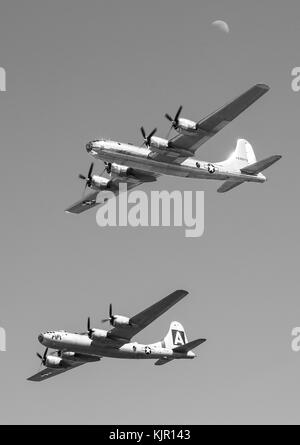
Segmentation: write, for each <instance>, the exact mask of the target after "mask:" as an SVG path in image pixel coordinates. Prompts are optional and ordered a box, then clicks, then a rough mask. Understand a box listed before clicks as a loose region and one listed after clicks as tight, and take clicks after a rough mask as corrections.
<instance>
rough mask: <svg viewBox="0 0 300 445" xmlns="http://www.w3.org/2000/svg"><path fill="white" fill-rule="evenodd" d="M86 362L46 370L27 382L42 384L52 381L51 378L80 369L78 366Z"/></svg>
mask: <svg viewBox="0 0 300 445" xmlns="http://www.w3.org/2000/svg"><path fill="white" fill-rule="evenodd" d="M84 364H85V363H84V362H80V363H74V364H72V365H71V366H69V367H68V368H44V369H42V371H40V372H38V373H37V374H34V375H33V376H31V377H29V378H28V379H27V380H29V381H31V382H42V381H43V380H47V379H50V378H51V377H55V376H56V375H58V374H62V373H63V372H66V371H70V369H74V368H78V366H81V365H84Z"/></svg>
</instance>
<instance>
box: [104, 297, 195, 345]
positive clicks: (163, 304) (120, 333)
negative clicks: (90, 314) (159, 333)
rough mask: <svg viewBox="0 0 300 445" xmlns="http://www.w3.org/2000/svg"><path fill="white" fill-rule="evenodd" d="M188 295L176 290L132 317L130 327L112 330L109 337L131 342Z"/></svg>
mask: <svg viewBox="0 0 300 445" xmlns="http://www.w3.org/2000/svg"><path fill="white" fill-rule="evenodd" d="M187 294H188V292H187V291H186V290H176V291H175V292H172V293H171V294H170V295H168V296H167V297H165V298H163V299H162V300H160V301H158V302H157V303H154V304H153V305H152V306H150V307H148V308H147V309H145V310H144V311H142V312H139V313H138V314H137V315H134V316H133V317H131V318H130V325H127V326H120V327H116V328H113V329H111V330H110V331H109V337H110V338H115V339H116V340H118V339H120V340H123V341H125V342H127V341H129V340H130V339H131V338H132V337H133V336H134V335H136V334H137V333H138V332H140V331H142V330H143V329H145V327H146V326H148V325H149V324H150V323H152V322H153V321H154V320H156V318H158V317H160V316H161V315H162V314H164V313H165V312H166V311H167V310H168V309H170V308H171V307H172V306H174V304H176V303H178V301H180V300H181V299H182V298H184V297H185V296H186V295H187Z"/></svg>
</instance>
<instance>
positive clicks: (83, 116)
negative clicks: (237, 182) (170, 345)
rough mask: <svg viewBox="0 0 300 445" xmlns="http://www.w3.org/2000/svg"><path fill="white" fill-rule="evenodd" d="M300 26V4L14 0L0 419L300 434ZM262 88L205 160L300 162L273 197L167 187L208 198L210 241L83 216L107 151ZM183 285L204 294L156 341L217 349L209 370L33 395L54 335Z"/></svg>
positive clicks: (73, 385) (189, 183) (287, 165)
mask: <svg viewBox="0 0 300 445" xmlns="http://www.w3.org/2000/svg"><path fill="white" fill-rule="evenodd" d="M299 13H300V5H299V2H298V1H296V0H294V1H293V0H288V1H286V2H282V1H278V0H260V1H255V2H254V1H252V2H249V1H246V0H243V1H241V0H222V1H216V0H207V1H201V2H200V1H196V0H186V1H185V2H182V1H179V0H160V1H156V0H152V1H151V2H150V1H145V0H122V1H120V0H119V1H116V0H109V1H99V0H98V1H93V0H85V1H78V0H72V1H71V0H59V1H58V0H52V1H51V2H46V1H40V0H39V1H38V0H26V1H20V0H19V1H17V0H9V1H8V0H3V1H2V3H1V7H0V65H1V66H3V67H5V68H6V71H7V92H5V93H0V121H1V146H2V162H1V164H0V178H1V184H2V186H1V188H0V193H1V203H2V215H1V226H2V239H1V247H2V277H1V311H0V326H2V327H5V329H6V332H7V352H5V353H3V352H0V377H1V379H0V393H1V404H0V422H1V423H104V424H105V423H109V424H113V423H117V424H122V423H170V424H172V423H174V424H176V423H192V424H198V423H253V422H255V423H263V422H271V423H276V422H277V423H279V422H280V423H292V422H298V419H299V415H298V400H299V396H300V391H299V366H300V354H296V353H293V352H291V347H290V341H291V335H290V334H291V330H292V328H293V327H294V326H298V325H299V323H300V318H299V317H300V303H299V284H298V274H299V273H298V263H299V261H298V257H299V254H298V246H299V232H298V227H299V205H298V201H299V198H298V190H299V179H298V178H299V172H298V166H299V152H300V147H299V106H300V93H299V94H297V93H294V92H292V90H291V86H290V84H291V76H290V72H291V70H292V68H293V67H294V66H299V64H300V60H299V20H298V19H299ZM216 19H222V20H225V21H227V22H228V24H229V26H230V29H231V31H230V33H229V34H224V33H222V32H221V31H219V30H218V29H216V28H215V27H212V26H211V22H212V21H214V20H216ZM257 82H265V83H268V84H269V85H270V86H271V90H270V92H269V93H268V94H267V95H266V96H264V97H263V98H262V99H261V100H260V101H259V102H258V103H256V104H255V105H254V106H253V107H252V108H251V109H249V110H248V111H246V112H245V113H244V114H243V115H242V116H240V117H239V118H238V119H237V120H236V121H235V122H234V123H232V124H230V125H229V126H228V127H226V129H224V130H223V131H222V132H220V133H219V134H218V135H217V136H216V137H215V138H213V139H212V140H211V141H210V142H209V143H207V144H206V145H205V146H203V147H202V149H201V150H199V152H198V153H197V155H198V157H199V158H202V159H205V160H207V159H209V160H212V161H216V160H222V159H224V158H225V157H226V156H227V155H228V154H229V152H230V151H231V150H232V148H233V146H235V143H236V139H237V138H238V137H244V138H246V139H248V140H249V142H250V143H251V144H252V145H253V147H254V149H255V153H256V156H257V158H258V159H261V158H264V157H267V156H269V155H271V154H282V155H283V159H282V160H281V161H280V163H278V164H276V165H274V166H273V167H271V168H270V169H269V170H267V171H266V174H267V176H268V177H269V181H268V182H267V183H266V184H264V185H256V184H249V185H243V186H241V187H239V188H237V189H235V190H233V191H232V192H230V193H228V194H225V195H220V194H217V193H216V189H217V187H218V185H219V184H218V183H216V182H213V181H212V182H211V183H207V182H200V181H196V180H183V179H179V178H170V177H168V178H165V177H162V178H161V179H160V180H159V182H158V184H157V185H155V186H157V187H158V188H162V189H169V190H172V189H179V190H205V234H204V236H203V237H202V238H199V239H187V238H185V237H184V235H183V231H182V230H181V229H151V228H148V229H145V228H141V229H132V228H124V229H113V228H107V229H100V228H99V227H98V226H97V225H96V212H95V211H91V212H89V213H86V214H84V215H82V216H81V217H76V216H75V217H74V216H72V215H67V214H65V213H64V209H65V208H66V207H67V206H68V205H70V204H71V203H72V202H74V201H75V200H76V199H78V198H79V197H80V195H81V192H82V184H81V183H80V182H79V181H78V179H77V174H78V173H79V172H82V173H86V171H87V168H88V165H89V163H90V159H89V157H88V155H87V153H86V151H85V149H84V145H85V143H86V142H87V141H88V140H91V139H94V138H97V137H100V136H103V137H111V138H114V139H117V140H122V141H132V142H139V141H140V134H139V127H140V125H145V127H146V128H147V129H151V128H153V127H154V126H158V128H159V131H160V132H161V134H162V135H164V134H165V133H166V131H167V128H168V123H167V121H166V120H165V119H164V118H163V114H164V113H165V112H169V113H171V114H172V113H174V111H175V110H176V109H177V107H178V105H179V104H181V103H182V104H183V106H184V115H185V116H186V117H189V118H192V119H195V120H197V119H199V118H200V117H202V116H205V115H206V114H208V113H209V112H211V111H213V110H214V109H216V108H217V107H219V106H220V105H222V104H223V103H224V102H226V101H227V100H229V99H232V98H233V97H235V96H236V95H237V94H239V93H241V92H242V91H244V90H246V89H247V88H248V87H250V86H251V85H253V84H255V83H257ZM98 168H99V171H100V169H101V165H100V163H99V166H98ZM151 187H153V185H147V186H145V187H144V189H145V190H146V189H150V188H151ZM177 288H183V289H187V290H188V291H189V292H190V296H189V297H187V298H186V299H185V300H184V301H182V302H180V303H179V304H178V305H177V306H175V307H174V308H173V309H172V310H171V311H170V312H169V313H167V314H165V315H164V316H163V317H162V318H161V319H159V320H157V321H156V322H155V323H154V324H152V325H151V326H149V327H148V328H147V329H146V330H145V331H144V332H142V333H141V334H140V335H139V336H138V337H137V339H140V340H141V341H145V342H147V341H155V340H159V339H161V338H162V337H163V336H164V335H165V333H166V332H167V330H168V327H169V323H170V321H172V320H178V321H180V322H181V323H183V325H184V326H185V328H186V331H187V335H188V337H189V339H194V338H198V337H205V338H207V339H208V341H207V342H206V343H205V344H204V345H203V346H201V347H199V348H198V349H197V352H198V358H197V359H195V360H193V361H179V362H173V363H171V364H169V365H168V366H164V367H154V366H153V363H152V362H150V361H126V360H124V361H121V360H119V361H118V360H113V359H103V361H101V362H100V363H99V364H94V365H87V366H84V367H82V368H79V369H77V370H74V371H71V372H69V373H66V374H64V375H61V376H58V377H57V378H56V379H51V380H49V381H48V382H45V383H44V384H32V383H30V382H27V381H26V378H27V377H28V376H29V375H31V374H33V373H34V372H35V371H37V370H38V369H39V362H38V360H37V358H36V357H35V352H36V351H42V348H41V346H40V345H39V343H38V341H37V335H38V334H39V332H40V331H42V330H47V329H69V330H75V331H77V330H82V329H85V325H86V317H87V316H88V315H91V316H92V318H93V320H94V322H95V323H96V322H97V321H98V322H99V323H100V320H101V318H102V317H103V316H105V315H106V313H107V310H108V304H109V303H110V302H113V304H114V308H115V309H116V311H117V312H118V313H122V314H124V315H129V316H130V315H131V314H134V313H136V312H137V311H139V310H141V309H143V308H144V307H146V306H147V305H149V304H152V303H153V302H154V301H156V300H158V299H159V298H162V297H164V296H165V295H167V293H169V292H171V291H173V290H175V289H177ZM87 407H88V409H87Z"/></svg>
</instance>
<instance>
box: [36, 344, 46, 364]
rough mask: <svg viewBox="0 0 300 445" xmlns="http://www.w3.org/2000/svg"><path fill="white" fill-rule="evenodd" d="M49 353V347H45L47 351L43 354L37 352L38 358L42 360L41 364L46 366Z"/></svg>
mask: <svg viewBox="0 0 300 445" xmlns="http://www.w3.org/2000/svg"><path fill="white" fill-rule="evenodd" d="M47 354H48V348H46V349H45V352H44V354H43V355H41V354H39V353H38V352H37V353H36V355H37V356H38V358H39V359H40V360H41V364H42V365H44V366H45V364H46V360H47Z"/></svg>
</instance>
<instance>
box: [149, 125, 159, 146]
mask: <svg viewBox="0 0 300 445" xmlns="http://www.w3.org/2000/svg"><path fill="white" fill-rule="evenodd" d="M156 132H157V128H154V130H152V131H151V133H150V134H149V136H148V137H147V139H148V142H149V144H150V139H151V138H152V136H154V135H155V133H156Z"/></svg>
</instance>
